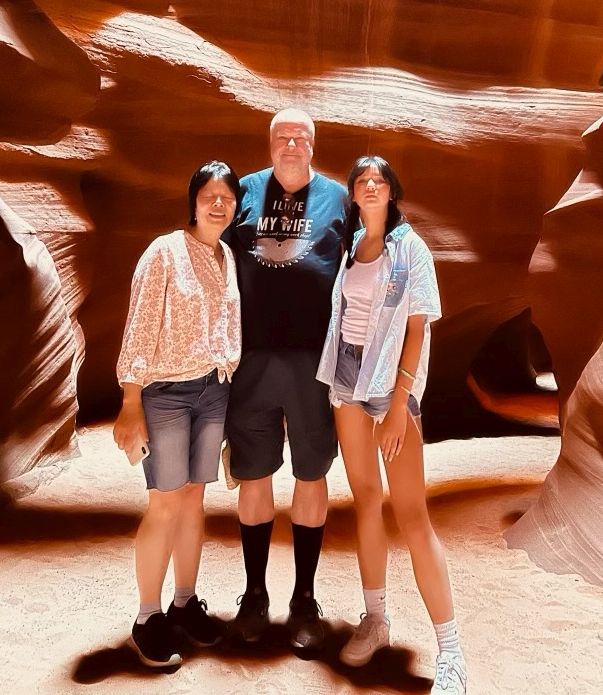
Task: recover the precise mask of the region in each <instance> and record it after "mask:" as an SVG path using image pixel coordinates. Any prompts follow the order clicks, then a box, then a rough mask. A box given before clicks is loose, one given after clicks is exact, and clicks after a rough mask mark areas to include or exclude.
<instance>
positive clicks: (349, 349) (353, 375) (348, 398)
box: [331, 339, 421, 422]
mask: <svg viewBox="0 0 603 695" xmlns="http://www.w3.org/2000/svg"><path fill="white" fill-rule="evenodd" d="M361 365H362V346H360V345H352V344H351V343H346V342H345V340H343V339H340V341H339V354H338V356H337V367H336V369H335V380H334V382H333V387H332V396H334V399H336V400H338V401H341V402H342V403H345V404H346V405H358V406H360V407H361V408H362V409H363V410H364V412H365V413H366V414H367V415H370V416H371V417H372V418H374V419H375V420H376V421H377V422H382V421H383V418H384V417H385V416H386V415H387V411H388V410H389V407H390V405H391V401H392V394H391V393H389V394H388V395H387V396H379V397H374V398H369V399H368V400H366V401H358V400H354V389H355V388H356V382H357V381H358V374H359V373H360V367H361ZM334 399H333V398H332V399H331V400H334ZM408 410H409V411H410V414H411V415H412V416H413V418H415V419H416V418H419V417H421V410H420V408H419V404H418V403H417V400H416V398H415V397H414V396H412V395H410V396H409V397H408Z"/></svg>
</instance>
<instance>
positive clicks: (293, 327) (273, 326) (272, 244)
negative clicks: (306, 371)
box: [224, 169, 346, 350]
mask: <svg viewBox="0 0 603 695" xmlns="http://www.w3.org/2000/svg"><path fill="white" fill-rule="evenodd" d="M241 188H242V203H241V212H240V214H239V216H238V219H237V221H236V223H235V224H234V225H233V227H232V228H231V230H229V232H227V233H226V234H225V235H224V240H225V241H226V242H227V243H228V244H229V245H230V246H231V248H232V249H233V251H234V253H235V256H236V260H237V277H238V282H239V290H240V292H241V319H242V324H243V350H250V349H259V348H268V349H275V350H279V349H295V348H298V349H300V348H305V349H322V346H323V343H324V339H325V335H326V332H327V326H328V323H329V318H330V316H331V290H332V288H333V283H334V282H335V276H336V275H337V270H338V267H339V262H340V259H341V240H342V233H343V216H344V201H345V196H346V190H345V188H344V187H343V186H342V185H341V184H339V183H337V182H336V181H333V180H332V179H328V178H327V177H326V176H322V175H321V174H318V173H315V174H314V177H313V178H312V180H311V181H310V183H308V184H307V185H306V186H304V187H303V188H302V189H301V190H299V191H296V192H295V193H294V194H289V193H286V192H285V191H284V190H283V187H282V186H281V185H280V183H279V182H278V181H277V180H276V178H275V177H274V176H273V174H272V169H264V170H263V171H258V172H256V173H254V174H249V175H248V176H245V177H244V178H243V179H241Z"/></svg>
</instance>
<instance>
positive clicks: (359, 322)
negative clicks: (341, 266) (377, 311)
mask: <svg viewBox="0 0 603 695" xmlns="http://www.w3.org/2000/svg"><path fill="white" fill-rule="evenodd" d="M382 263H383V254H381V255H380V256H379V257H378V258H376V259H375V260H374V261H371V262H370V263H361V262H360V261H354V265H353V266H352V267H351V268H348V269H347V270H346V271H345V274H344V276H343V283H342V286H341V288H342V291H343V296H344V297H345V300H346V307H345V311H344V312H343V316H342V317H341V337H342V338H343V339H344V340H345V342H346V343H351V344H352V345H364V340H365V338H366V329H367V328H368V321H369V315H370V312H371V304H372V303H373V296H374V294H375V284H376V279H377V273H378V272H379V269H380V268H381V264H382Z"/></svg>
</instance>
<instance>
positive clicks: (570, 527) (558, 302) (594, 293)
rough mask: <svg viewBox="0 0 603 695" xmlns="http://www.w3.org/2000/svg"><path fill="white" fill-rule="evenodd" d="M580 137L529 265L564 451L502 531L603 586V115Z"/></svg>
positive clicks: (541, 557)
mask: <svg viewBox="0 0 603 695" xmlns="http://www.w3.org/2000/svg"><path fill="white" fill-rule="evenodd" d="M584 142H585V146H586V151H587V156H586V158H585V159H586V162H585V166H584V169H583V170H582V171H581V172H580V174H579V176H578V177H577V178H576V180H575V181H574V183H573V184H572V185H571V186H570V188H569V190H568V191H567V193H566V194H565V195H564V196H563V198H562V199H561V200H560V201H559V203H558V204H557V205H556V206H555V207H554V208H553V209H552V210H551V211H550V212H549V213H547V215H546V216H545V220H544V228H543V233H542V236H541V239H540V241H539V243H538V246H537V247H536V250H535V252H534V255H533V256H532V261H531V263H530V269H529V270H530V282H529V287H530V290H529V296H530V298H531V303H532V307H533V312H534V320H535V321H536V322H537V324H538V326H539V327H540V328H541V330H542V333H543V335H544V338H545V340H546V343H547V346H548V347H549V350H550V353H551V356H552V359H553V365H554V368H555V374H556V377H557V382H558V384H559V394H560V400H561V406H562V408H561V425H562V429H561V433H562V446H561V453H560V455H559V460H558V461H557V463H556V464H555V466H554V467H553V469H552V470H551V472H550V474H549V475H548V477H547V479H546V481H545V482H544V485H543V488H542V492H541V494H540V497H539V499H538V501H537V502H536V504H534V505H533V507H532V508H530V509H529V510H528V512H527V513H526V514H525V515H524V516H523V517H521V519H520V520H519V521H518V522H517V523H516V524H515V525H514V526H513V527H511V529H509V531H508V532H507V534H506V537H507V541H508V543H509V545H510V546H511V547H515V548H524V549H525V550H527V552H528V553H529V555H530V557H531V558H532V559H533V560H534V561H536V562H537V563H538V564H540V565H542V566H543V567H545V568H546V569H550V570H553V571H559V572H577V573H579V574H581V575H582V576H583V577H585V578H586V579H588V580H589V581H591V582H593V583H597V584H599V585H602V586H603V311H602V307H603V282H602V280H603V272H602V270H601V268H603V234H602V231H601V230H602V220H603V118H601V119H600V120H599V121H597V122H596V123H595V124H593V126H592V127H590V128H589V129H588V130H587V131H586V132H585V133H584Z"/></svg>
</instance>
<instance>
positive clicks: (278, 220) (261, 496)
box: [226, 108, 346, 649]
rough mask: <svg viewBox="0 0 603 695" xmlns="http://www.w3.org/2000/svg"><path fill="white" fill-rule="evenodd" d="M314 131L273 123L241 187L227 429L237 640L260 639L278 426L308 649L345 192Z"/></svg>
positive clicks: (332, 447)
mask: <svg viewBox="0 0 603 695" xmlns="http://www.w3.org/2000/svg"><path fill="white" fill-rule="evenodd" d="M314 133H315V130H314V123H313V122H312V119H311V118H310V117H309V116H308V114H307V113H305V112H304V111H301V110H299V109H293V108H289V109H285V110H283V111H279V112H278V113H277V114H276V115H275V116H274V118H273V119H272V122H271V124H270V154H271V159H272V164H273V166H272V167H270V168H268V169H264V170H263V171H258V172H256V173H253V174H250V175H248V176H246V177H244V178H243V179H242V180H241V190H242V194H243V195H242V202H241V212H240V215H239V217H238V221H237V223H236V225H235V227H234V229H233V230H232V232H231V234H230V236H229V238H228V239H227V241H229V243H230V244H231V246H232V248H233V250H234V251H235V255H236V257H237V271H238V281H239V289H240V293H241V312H242V324H243V356H242V360H241V364H240V366H239V369H238V370H237V372H236V373H235V374H234V378H233V382H232V386H231V392H230V401H229V410H228V415H227V425H226V431H227V436H228V440H229V442H230V447H231V460H230V464H231V472H232V475H233V476H234V477H235V478H237V479H239V480H240V481H241V489H240V493H239V521H240V528H241V542H242V546H243V557H244V561H245V571H246V575H247V585H246V589H245V593H244V594H243V596H242V597H241V601H240V608H239V612H238V614H237V617H236V619H235V622H234V630H235V632H236V633H237V634H238V635H239V636H240V637H242V638H243V639H244V640H246V641H250V642H251V641H256V640H257V639H259V638H260V636H261V634H262V633H263V631H264V630H265V628H266V627H267V625H268V606H269V598H268V592H267V589H266V566H267V562H268V551H269V547H270V537H271V533H272V526H273V521H274V498H273V490H272V475H273V474H274V473H275V472H276V471H277V470H278V469H279V468H280V466H281V465H282V463H283V445H284V437H285V431H284V424H283V420H284V419H286V422H287V433H288V439H289V446H290V450H291V463H292V468H293V475H294V477H295V487H294V492H293V499H292V504H291V523H292V531H293V550H294V557H295V588H294V590H293V595H292V598H291V601H290V603H289V618H288V621H287V624H288V627H289V629H290V633H291V643H292V644H293V645H294V646H296V647H300V648H307V649H313V648H318V647H320V646H321V645H322V642H323V639H324V631H323V627H322V625H321V622H320V619H319V614H320V612H321V611H320V607H319V606H318V604H317V602H316V600H315V598H314V576H315V573H316V568H317V564H318V557H319V554H320V549H321V546H322V537H323V531H324V524H325V519H326V514H327V484H326V479H325V475H326V473H327V471H328V470H329V468H330V466H331V463H332V461H333V458H334V456H335V455H336V453H337V443H336V438H335V432H334V428H333V420H332V413H331V411H330V407H329V400H328V393H327V389H326V387H324V386H323V385H322V384H320V383H319V382H318V381H316V379H315V375H316V369H317V366H318V362H319V359H320V354H321V350H322V347H323V343H324V339H325V335H326V331H327V326H328V322H329V318H330V311H331V290H332V287H333V283H334V280H335V276H336V274H337V269H338V265H339V261H340V257H341V235H342V227H343V217H344V201H345V197H346V190H345V189H344V187H343V186H342V185H340V184H339V183H337V182H336V181H333V180H332V179H329V178H327V177H326V176H323V175H322V174H319V173H317V172H315V171H314V170H313V169H312V167H311V161H312V156H313V150H314Z"/></svg>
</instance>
